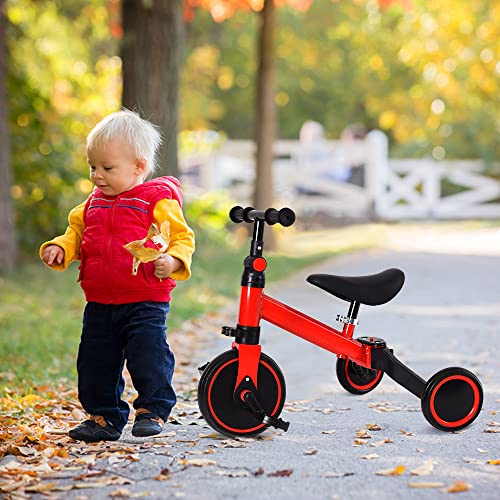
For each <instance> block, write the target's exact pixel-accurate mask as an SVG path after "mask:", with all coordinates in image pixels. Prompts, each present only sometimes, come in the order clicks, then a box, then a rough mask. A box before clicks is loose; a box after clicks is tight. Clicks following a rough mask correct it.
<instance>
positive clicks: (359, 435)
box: [356, 429, 371, 439]
mask: <svg viewBox="0 0 500 500" xmlns="http://www.w3.org/2000/svg"><path fill="white" fill-rule="evenodd" d="M356 437H357V438H359V439H370V438H371V436H370V433H369V432H368V431H367V430H366V429H362V430H360V431H356Z"/></svg>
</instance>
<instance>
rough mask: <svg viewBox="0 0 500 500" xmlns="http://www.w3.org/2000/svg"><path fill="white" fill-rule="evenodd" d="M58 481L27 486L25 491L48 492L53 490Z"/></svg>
mask: <svg viewBox="0 0 500 500" xmlns="http://www.w3.org/2000/svg"><path fill="white" fill-rule="evenodd" d="M56 486H57V483H41V484H37V485H34V486H27V487H26V488H25V489H24V491H26V492H28V493H46V492H48V491H51V490H53V489H54V488H55V487H56Z"/></svg>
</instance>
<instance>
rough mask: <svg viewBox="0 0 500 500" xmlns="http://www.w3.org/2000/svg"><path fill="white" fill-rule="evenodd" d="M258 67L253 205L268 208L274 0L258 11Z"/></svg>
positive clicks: (269, 235) (270, 199)
mask: <svg viewBox="0 0 500 500" xmlns="http://www.w3.org/2000/svg"><path fill="white" fill-rule="evenodd" d="M259 17H260V18H259V33H258V47H257V57H258V70H257V93H256V99H257V102H256V110H257V111H256V117H255V142H256V147H257V151H256V159H255V161H256V167H255V173H256V179H255V192H254V207H255V208H256V209H258V210H266V209H267V208H269V207H271V206H272V202H273V172H272V163H273V143H274V139H275V136H276V129H277V122H276V104H275V102H274V42H273V35H274V29H275V24H276V19H275V18H276V8H275V5H274V0H265V2H264V7H263V9H262V11H261V12H260V13H259ZM274 247H275V241H274V237H273V233H272V231H267V238H266V248H267V249H270V250H272V249H274Z"/></svg>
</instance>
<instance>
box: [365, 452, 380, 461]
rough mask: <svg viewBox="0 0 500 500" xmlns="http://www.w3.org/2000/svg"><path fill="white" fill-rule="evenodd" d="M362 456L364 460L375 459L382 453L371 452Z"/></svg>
mask: <svg viewBox="0 0 500 500" xmlns="http://www.w3.org/2000/svg"><path fill="white" fill-rule="evenodd" d="M361 458H362V459H364V460H375V459H376V458H380V455H377V454H376V453H369V454H368V455H363V456H362V457H361Z"/></svg>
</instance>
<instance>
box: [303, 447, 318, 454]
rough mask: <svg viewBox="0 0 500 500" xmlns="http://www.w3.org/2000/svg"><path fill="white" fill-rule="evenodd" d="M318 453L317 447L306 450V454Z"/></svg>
mask: <svg viewBox="0 0 500 500" xmlns="http://www.w3.org/2000/svg"><path fill="white" fill-rule="evenodd" d="M316 453H318V450H317V448H314V447H311V448H307V449H306V450H304V455H316Z"/></svg>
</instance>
